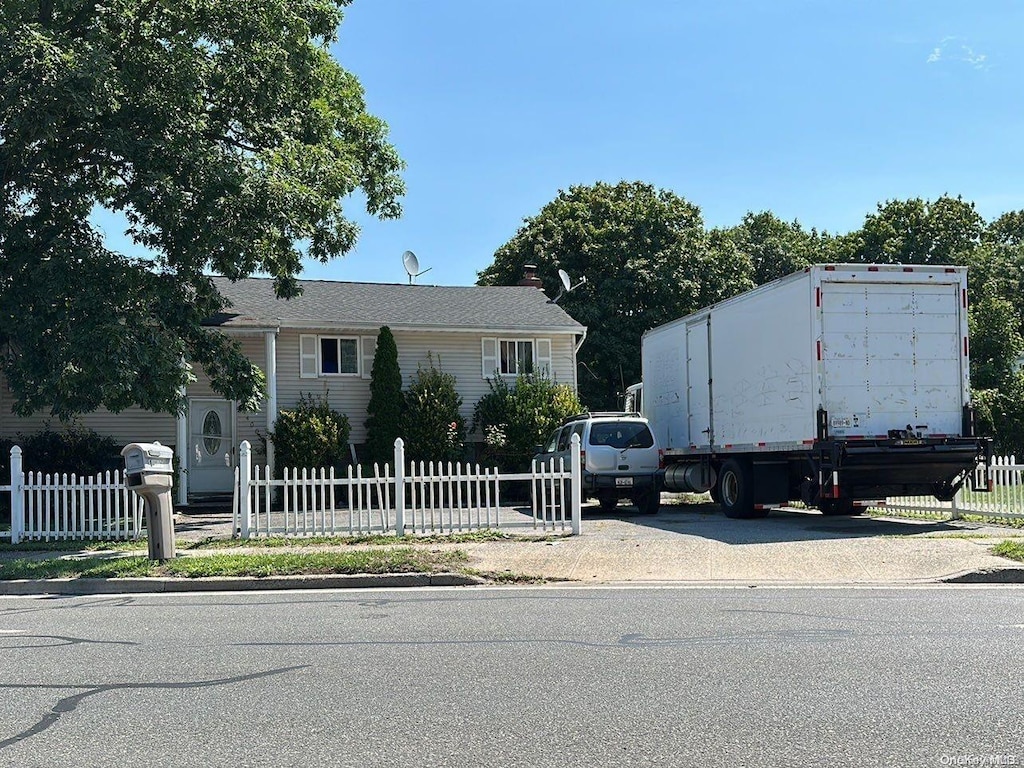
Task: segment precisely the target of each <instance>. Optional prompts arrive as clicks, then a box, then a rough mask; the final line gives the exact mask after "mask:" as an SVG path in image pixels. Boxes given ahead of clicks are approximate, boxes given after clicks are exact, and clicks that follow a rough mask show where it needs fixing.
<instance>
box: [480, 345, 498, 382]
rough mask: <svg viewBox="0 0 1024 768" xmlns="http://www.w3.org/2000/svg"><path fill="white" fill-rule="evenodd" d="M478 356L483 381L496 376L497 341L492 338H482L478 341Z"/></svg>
mask: <svg viewBox="0 0 1024 768" xmlns="http://www.w3.org/2000/svg"><path fill="white" fill-rule="evenodd" d="M480 355H481V358H482V360H483V365H482V366H481V370H482V372H483V377H484V378H485V379H490V378H492V377H494V376H496V375H497V370H498V340H497V339H496V338H494V337H484V338H483V339H481V340H480Z"/></svg>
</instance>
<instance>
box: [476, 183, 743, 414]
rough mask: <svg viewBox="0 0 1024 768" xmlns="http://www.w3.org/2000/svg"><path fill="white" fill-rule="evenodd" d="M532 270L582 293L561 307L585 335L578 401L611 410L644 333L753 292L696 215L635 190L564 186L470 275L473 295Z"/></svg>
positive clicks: (665, 197)
mask: <svg viewBox="0 0 1024 768" xmlns="http://www.w3.org/2000/svg"><path fill="white" fill-rule="evenodd" d="M528 263H529V264H536V265H537V267H538V276H539V277H540V278H541V279H542V280H543V281H544V287H545V290H546V291H547V292H548V294H549V295H551V296H554V295H555V293H556V292H557V290H558V289H559V287H560V282H559V278H558V274H557V271H558V269H564V270H565V271H566V272H568V273H569V274H570V275H571V276H572V277H573V279H574V280H579V279H580V278H582V277H586V279H587V282H586V284H584V285H582V286H580V287H579V288H577V289H576V290H574V291H572V292H571V293H568V294H566V295H565V297H564V298H563V299H562V300H561V306H562V307H563V308H564V309H565V310H566V311H567V312H568V313H569V314H570V315H571V316H572V317H574V318H575V319H576V320H578V321H579V322H581V323H583V324H584V325H586V326H587V327H588V329H589V330H588V335H587V340H586V343H585V344H584V345H583V347H582V348H581V349H580V352H579V356H578V360H579V362H580V363H581V370H580V372H579V389H580V397H581V399H582V401H583V402H584V404H586V405H587V406H589V407H590V408H594V409H597V408H616V407H618V406H619V405H620V404H621V402H620V397H621V394H622V392H623V388H624V386H628V385H629V384H631V383H633V382H636V381H639V380H640V337H641V335H642V334H643V332H644V331H646V330H648V329H649V328H653V327H655V326H657V325H660V324H661V323H665V322H668V321H669V320H674V319H675V318H677V317H681V316H683V315H685V314H687V313H689V312H692V311H694V310H696V309H699V308H700V307H702V306H706V305H708V304H711V303H713V302H715V301H718V300H720V299H722V298H724V297H726V296H730V295H732V294H734V293H739V292H740V291H743V290H745V289H747V288H750V287H752V285H753V282H752V280H751V267H750V261H749V259H747V258H746V257H745V256H743V255H742V254H741V253H740V252H739V251H738V250H737V248H736V246H735V244H734V243H733V242H732V241H731V240H730V239H729V238H728V237H727V236H725V235H723V234H722V233H720V232H712V233H708V232H707V231H705V229H704V223H703V220H702V219H701V215H700V210H699V209H698V208H697V206H695V205H693V204H691V203H689V202H687V201H686V200H684V199H683V198H681V197H679V196H678V195H676V194H674V193H672V192H669V191H667V190H662V189H656V188H655V187H653V186H651V185H650V184H644V183H641V182H620V183H618V184H614V185H613V184H606V183H603V182H598V183H596V184H593V185H590V186H573V187H570V188H569V190H568V191H561V192H559V193H558V196H557V197H556V198H555V199H554V200H552V201H551V202H550V203H548V204H547V205H545V206H544V207H543V208H542V209H541V211H540V212H539V213H538V214H537V215H536V216H532V217H530V218H527V219H526V220H525V221H524V223H523V225H522V227H521V228H520V229H519V231H518V232H517V233H516V235H515V236H514V237H513V238H512V239H511V240H510V241H509V242H508V243H506V244H505V245H503V246H501V248H499V249H498V250H497V252H496V253H495V254H494V261H493V263H492V264H491V265H490V266H489V267H487V268H486V269H484V270H483V271H482V272H480V273H479V275H478V277H479V283H480V284H481V285H509V284H514V283H516V282H517V281H518V280H519V279H520V278H521V277H522V272H523V265H524V264H528Z"/></svg>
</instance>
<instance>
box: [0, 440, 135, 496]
mask: <svg viewBox="0 0 1024 768" xmlns="http://www.w3.org/2000/svg"><path fill="white" fill-rule="evenodd" d="M12 445H17V446H20V447H21V451H22V454H21V455H22V467H23V469H24V470H25V471H26V472H57V473H61V474H63V473H65V472H66V473H67V474H69V475H70V474H76V475H78V476H79V477H83V476H91V475H95V474H96V473H98V472H106V471H107V470H118V469H122V468H123V467H124V462H123V460H122V459H121V448H122V447H123V446H121V445H118V444H117V443H115V442H114V439H113V438H112V437H107V436H104V435H100V434H99V433H97V432H95V431H94V430H91V429H83V428H81V427H75V428H72V429H69V430H67V431H65V432H55V431H53V430H51V429H49V428H47V429H44V430H43V431H42V432H37V433H35V434H32V435H18V436H17V437H16V438H15V439H14V440H0V484H2V483H3V482H4V480H5V479H6V478H8V477H9V473H10V461H11V446H12Z"/></svg>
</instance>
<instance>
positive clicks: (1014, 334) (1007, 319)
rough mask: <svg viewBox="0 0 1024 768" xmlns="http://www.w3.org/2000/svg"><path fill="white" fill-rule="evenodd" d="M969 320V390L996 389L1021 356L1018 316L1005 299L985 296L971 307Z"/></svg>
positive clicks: (1023, 348) (1022, 341)
mask: <svg viewBox="0 0 1024 768" xmlns="http://www.w3.org/2000/svg"><path fill="white" fill-rule="evenodd" d="M969 320H970V334H971V348H970V353H971V386H972V387H974V388H976V389H989V388H993V387H999V386H1001V385H1002V384H1003V383H1004V382H1006V381H1007V379H1008V378H1009V377H1010V376H1011V375H1012V374H1013V372H1014V370H1015V364H1016V361H1017V358H1018V357H1019V356H1020V354H1021V353H1022V352H1024V338H1022V337H1021V333H1020V312H1019V310H1017V309H1016V308H1015V307H1014V306H1013V304H1012V303H1011V302H1010V301H1008V300H1007V299H1004V298H1000V297H999V296H995V295H991V294H989V295H987V296H982V297H981V298H980V299H979V300H978V301H977V303H974V304H972V305H971V308H970V312H969Z"/></svg>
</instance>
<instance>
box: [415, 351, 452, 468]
mask: <svg viewBox="0 0 1024 768" xmlns="http://www.w3.org/2000/svg"><path fill="white" fill-rule="evenodd" d="M437 362H438V365H440V363H441V359H440V358H438V361H437ZM455 384H456V382H455V377H454V376H453V375H452V374H450V373H445V372H444V371H442V370H441V369H440V368H438V367H436V366H435V365H434V357H433V355H428V356H427V366H426V367H425V368H424V367H423V366H419V367H418V368H417V369H416V375H415V376H414V377H413V379H412V383H411V384H410V385H409V389H408V390H406V393H405V410H404V412H403V416H402V434H403V435H404V437H405V453H406V456H407V457H408V458H409V459H411V460H413V461H444V462H448V461H458V460H459V459H461V458H462V448H463V444H464V442H465V439H466V420H465V418H463V417H462V415H461V414H460V413H459V409H460V408H461V407H462V396H461V395H460V394H459V391H458V389H457V388H456V386H455Z"/></svg>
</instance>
